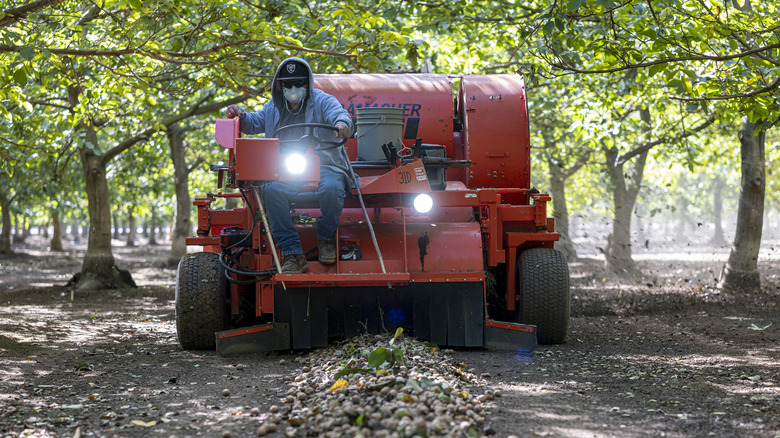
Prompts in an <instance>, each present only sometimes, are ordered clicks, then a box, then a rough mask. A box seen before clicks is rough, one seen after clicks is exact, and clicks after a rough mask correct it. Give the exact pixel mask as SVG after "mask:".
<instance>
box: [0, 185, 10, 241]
mask: <svg viewBox="0 0 780 438" xmlns="http://www.w3.org/2000/svg"><path fill="white" fill-rule="evenodd" d="M11 201H12V200H11V199H9V198H6V197H5V196H3V197H2V198H0V203H1V204H0V208H2V210H3V212H2V216H3V232H2V235H0V253H2V254H12V253H13V251H12V250H11Z"/></svg>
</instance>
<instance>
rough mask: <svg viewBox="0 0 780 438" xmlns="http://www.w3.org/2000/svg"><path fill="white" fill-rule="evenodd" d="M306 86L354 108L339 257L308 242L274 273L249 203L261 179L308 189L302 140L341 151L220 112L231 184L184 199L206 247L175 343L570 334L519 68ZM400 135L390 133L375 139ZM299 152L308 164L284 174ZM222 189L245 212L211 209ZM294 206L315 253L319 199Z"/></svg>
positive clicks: (311, 343)
mask: <svg viewBox="0 0 780 438" xmlns="http://www.w3.org/2000/svg"><path fill="white" fill-rule="evenodd" d="M454 81H457V82H459V88H458V90H457V95H456V96H454V97H453V94H454V92H453V82H454ZM315 85H316V87H317V88H321V89H323V90H325V91H326V92H328V93H330V94H332V95H334V96H335V97H336V98H337V99H338V100H339V101H340V102H341V103H342V104H343V105H344V107H345V108H346V109H347V110H348V111H349V112H350V113H351V114H352V115H353V117H354V116H357V131H358V132H357V137H358V138H357V139H350V140H349V141H347V143H346V145H345V147H344V153H345V154H346V155H347V156H348V157H349V161H350V163H351V168H352V170H353V171H354V174H357V175H358V176H359V177H360V178H359V181H360V184H359V190H353V193H352V194H351V195H350V196H349V197H348V198H347V199H346V201H345V205H344V211H343V214H342V216H341V218H340V223H339V228H338V233H337V240H338V250H339V251H338V260H337V262H336V264H335V265H323V264H320V263H319V262H317V261H316V260H317V258H316V254H311V251H309V256H310V260H309V270H308V271H307V272H305V273H303V274H280V273H278V270H277V269H278V265H279V257H280V256H279V255H278V254H277V253H276V251H275V246H274V244H273V240H272V236H271V233H270V232H269V227H268V225H267V221H266V217H265V211H264V209H263V206H262V205H261V204H260V203H259V200H260V199H261V193H262V189H263V185H264V184H265V183H267V182H269V181H276V180H282V181H310V182H312V183H311V189H312V190H314V189H315V188H316V181H317V180H318V179H319V164H318V163H319V160H318V157H317V155H315V153H314V152H313V149H312V147H311V146H316V147H322V145H323V144H325V147H334V146H335V147H341V146H337V145H335V144H332V143H328V142H327V141H326V140H323V138H324V137H326V135H325V134H322V132H328V129H327V127H324V126H322V125H317V126H308V128H310V129H309V131H307V132H310V133H311V135H308V136H306V137H307V138H303V139H302V140H309V142H310V145H309V146H310V147H308V148H305V153H304V152H303V150H302V154H300V155H298V154H289V155H285V154H281V153H280V151H279V141H278V140H277V139H275V138H274V139H265V138H240V135H239V133H238V119H220V120H217V123H216V137H217V140H218V142H219V143H220V144H222V145H223V146H225V147H226V148H228V164H226V165H220V166H212V170H214V171H216V172H217V174H218V185H219V188H220V189H230V190H229V191H228V190H225V191H220V192H218V193H216V194H212V193H209V194H208V195H207V196H206V197H205V198H198V199H196V201H195V202H194V204H195V205H196V206H197V209H198V229H197V236H196V237H190V238H188V239H187V244H188V245H199V246H202V247H203V251H204V252H198V253H191V254H188V255H187V256H185V257H184V258H183V259H182V261H181V263H180V264H179V268H178V273H177V278H176V327H177V332H178V338H179V342H180V343H181V345H182V347H183V348H185V349H213V348H215V347H216V349H217V350H218V351H219V352H220V353H221V354H223V355H228V354H235V353H242V352H250V351H263V350H283V349H307V348H313V347H320V346H325V345H327V344H328V342H329V340H332V339H334V338H335V339H339V338H345V337H351V336H354V335H358V334H360V333H363V332H366V331H367V332H382V331H387V332H390V333H392V332H393V331H395V330H396V328H398V327H402V328H403V329H404V331H405V333H407V334H409V335H411V336H414V337H416V338H419V339H424V340H427V341H430V342H432V343H435V344H438V345H439V346H450V347H486V348H501V349H509V350H524V351H530V350H531V349H533V347H535V346H536V345H537V342H539V343H542V344H555V343H562V342H564V341H565V339H566V333H567V328H568V321H569V272H568V267H567V264H566V261H565V259H564V258H563V256H562V255H561V253H560V252H558V251H556V250H554V249H553V243H554V242H555V241H556V240H558V237H559V236H558V234H557V233H556V232H555V231H554V223H553V219H552V218H549V217H547V202H548V201H549V200H550V197H549V195H546V194H542V193H539V192H538V191H537V190H536V189H535V188H532V187H531V185H530V181H531V160H530V140H529V124H528V106H527V100H526V94H525V84H524V81H523V79H522V77H520V76H517V75H487V76H461V77H452V76H447V75H420V74H415V75H382V74H376V75H373V74H371V75H317V76H315ZM453 102H454V105H455V107H454V108H453ZM367 114H368V115H367ZM369 115H370V117H373V118H370V117H369ZM396 116H397V118H398V121H396V122H393V121H392V119H393V118H394V117H396ZM386 122H389V124H388V123H386ZM393 123H395V125H397V126H396V127H394V126H392V124H393ZM388 127H389V128H390V129H385V128H388ZM379 128H381V129H379ZM396 128H397V132H398V135H393V136H391V138H390V139H388V141H385V140H386V139H382V138H380V136H378V135H375V133H376V132H378V131H383V132H385V135H387V133H392V132H394V129H396ZM372 131H373V133H372ZM318 132H319V134H317V133H318ZM329 134H330V135H332V133H330V132H329ZM399 137H400V138H399ZM377 151H378V155H377ZM292 155H296V157H294V158H293V159H291V156H292ZM295 159H297V160H301V161H300V162H301V163H303V162H306V163H307V167H306V168H305V170H303V171H301V169H298V170H297V171H298V172H300V173H294V172H295V171H296V170H291V169H289V168H288V167H287V165H288V164H290V163H295ZM233 189H237V190H233ZM218 198H238V199H239V200H240V201H241V203H242V206H241V207H239V208H232V209H226V208H222V209H220V208H217V206H216V204H217V203H222V201H217V200H218ZM426 201H427V202H426ZM426 203H427V204H428V205H425V204H426ZM426 208H430V209H429V211H427V212H426ZM291 214H292V215H293V218H294V219H295V222H296V224H297V225H296V229H297V230H298V233H299V235H300V236H301V243H302V245H303V248H304V250H306V249H307V248H312V249H313V250H314V251H316V248H317V234H316V229H315V224H314V223H313V219H315V218H316V217H318V216H319V215H320V211H319V204H318V201H317V199H316V198H315V197H314V196H313V192H311V193H303V194H302V195H301V196H300V199H297V200H296V201H295V202H294V203H293V204H292V205H291Z"/></svg>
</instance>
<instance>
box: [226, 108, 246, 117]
mask: <svg viewBox="0 0 780 438" xmlns="http://www.w3.org/2000/svg"><path fill="white" fill-rule="evenodd" d="M242 112H243V111H241V108H239V107H238V105H230V106H229V107H227V109H226V110H225V117H226V118H228V119H232V118H234V117H238V116H240V115H241V113H242Z"/></svg>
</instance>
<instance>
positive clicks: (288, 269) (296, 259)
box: [282, 254, 309, 274]
mask: <svg viewBox="0 0 780 438" xmlns="http://www.w3.org/2000/svg"><path fill="white" fill-rule="evenodd" d="M307 269H309V264H308V263H306V257H304V255H303V254H287V255H286V256H284V259H282V273H283V274H302V273H303V272H306V270H307Z"/></svg>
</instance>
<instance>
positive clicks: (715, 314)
mask: <svg viewBox="0 0 780 438" xmlns="http://www.w3.org/2000/svg"><path fill="white" fill-rule="evenodd" d="M114 243H115V247H114V253H115V256H116V258H117V263H118V265H119V267H120V268H124V269H129V270H130V271H131V272H132V274H133V278H134V279H135V281H136V282H137V283H138V285H139V287H138V288H137V289H123V290H113V291H95V292H89V293H85V292H76V293H74V292H72V291H71V289H70V288H68V287H65V284H66V282H67V281H68V279H69V278H70V277H71V275H73V274H74V273H75V272H76V271H78V270H79V269H80V262H81V256H82V254H83V250H84V247H83V245H80V246H79V245H73V244H68V243H66V251H64V252H61V253H56V254H54V253H49V252H47V251H46V247H45V244H44V243H43V242H42V241H41V240H39V239H36V238H35V237H31V238H30V239H28V242H27V243H24V244H19V245H17V246H15V248H14V250H15V252H16V254H14V255H12V256H2V257H0V303H2V307H0V436H13V437H16V436H35V437H51V436H58V437H68V438H70V437H84V436H122V437H124V436H127V437H147V436H166V437H167V436H216V437H222V436H230V437H243V436H247V437H249V436H255V435H256V431H257V428H258V419H257V417H254V416H252V415H251V414H250V411H251V409H252V408H258V409H259V410H260V411H262V412H267V411H268V409H269V408H270V406H271V405H274V404H279V399H278V396H279V391H282V392H284V390H285V389H286V388H285V385H286V383H285V382H284V380H285V379H286V378H289V377H294V376H295V375H296V374H297V373H299V372H300V364H298V363H296V362H295V361H294V359H295V357H296V354H287V353H284V354H271V355H262V354H255V355H246V356H239V357H231V358H223V357H220V356H219V355H218V354H216V353H215V352H192V351H183V350H182V349H181V348H180V347H179V345H178V343H177V340H176V329H175V322H174V305H173V300H174V287H173V285H174V281H175V271H174V270H172V269H165V268H163V267H162V266H163V261H164V260H165V258H166V256H167V247H165V246H154V247H149V246H138V247H134V248H128V247H125V246H123V243H122V242H119V241H115V242H114ZM765 247H766V251H765V252H763V253H762V257H761V259H760V262H759V268H760V270H761V272H762V284H763V286H762V289H761V290H760V291H754V292H753V293H749V294H740V295H737V294H726V293H720V292H719V291H718V290H716V289H715V288H714V284H715V277H716V276H717V274H718V272H719V270H720V268H721V267H722V266H723V262H724V261H725V259H726V257H727V256H728V248H701V247H699V248H696V249H695V250H691V249H690V248H683V249H679V250H675V251H671V250H669V251H667V252H664V253H654V254H636V260H637V261H638V264H639V266H640V268H641V269H642V270H643V272H644V273H645V274H646V276H645V277H644V278H642V279H635V280H632V281H630V282H628V283H626V282H620V281H618V280H617V279H615V278H612V277H610V276H608V275H606V274H605V273H604V271H603V267H602V261H601V260H599V259H598V258H595V257H594V258H582V259H581V260H579V261H578V262H576V263H571V264H570V270H571V276H572V319H571V324H570V335H569V341H568V342H567V343H566V344H563V345H556V346H540V347H538V348H537V349H536V350H534V352H533V353H532V354H531V355H515V354H512V353H507V352H498V351H484V350H457V351H455V352H454V353H453V355H454V358H455V361H456V362H463V363H465V364H467V366H468V367H470V368H473V371H474V372H476V373H478V374H480V375H481V376H482V377H484V378H486V379H487V381H488V382H489V385H490V387H491V388H492V389H494V390H501V392H502V393H503V394H502V396H501V397H497V398H495V399H494V400H492V401H490V402H488V405H487V411H488V414H487V416H486V422H485V425H487V426H488V427H487V429H486V432H488V433H491V434H495V435H496V436H501V437H506V436H509V435H515V436H518V437H531V436H549V437H612V436H615V437H644V436H649V437H706V436H716V437H768V438H775V437H780V306H779V305H780V254H778V253H776V252H775V250H774V248H778V250H779V251H780V247H778V245H777V243H774V245H771V244H768V243H765ZM225 390H227V392H226V391H225ZM226 394H228V395H226ZM283 430H284V428H280V429H279V432H276V434H275V436H283V435H284V432H283ZM271 436H274V435H271Z"/></svg>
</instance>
